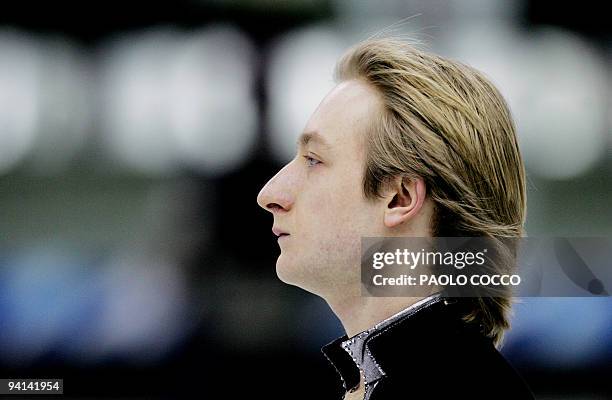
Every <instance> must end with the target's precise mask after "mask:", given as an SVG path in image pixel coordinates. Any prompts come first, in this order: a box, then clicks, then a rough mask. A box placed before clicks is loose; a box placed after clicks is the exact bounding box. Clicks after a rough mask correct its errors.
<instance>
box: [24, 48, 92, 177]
mask: <svg viewBox="0 0 612 400" xmlns="http://www.w3.org/2000/svg"><path fill="white" fill-rule="evenodd" d="M41 56H42V59H41V69H40V85H41V99H40V100H41V108H40V115H39V120H38V125H39V130H40V133H39V134H38V139H37V141H36V143H35V146H34V148H33V150H32V156H31V160H30V161H31V162H30V163H29V166H30V167H31V168H32V169H33V170H34V171H35V172H36V173H39V174H49V173H58V172H61V171H62V170H64V169H65V168H67V167H69V163H70V162H71V161H73V160H74V158H75V157H76V156H77V155H78V153H79V151H80V150H81V149H82V148H83V145H84V144H85V141H86V139H87V136H88V134H89V130H90V128H91V125H90V123H91V106H92V104H91V94H92V93H91V89H92V88H91V86H92V78H93V77H92V71H91V70H90V66H89V64H88V63H87V62H86V59H85V55H84V54H83V53H82V52H81V51H80V49H78V48H77V47H75V46H74V45H73V44H71V43H69V42H67V41H66V40H64V39H59V38H58V39H53V40H46V41H45V42H43V43H42V45H41Z"/></svg>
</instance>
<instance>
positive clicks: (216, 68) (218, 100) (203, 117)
mask: <svg viewBox="0 0 612 400" xmlns="http://www.w3.org/2000/svg"><path fill="white" fill-rule="evenodd" d="M253 56H254V54H253V48H252V45H251V43H250V42H249V41H248V40H247V38H246V37H245V36H244V35H242V34H241V33H239V32H238V31H236V30H235V29H233V28H231V27H227V26H217V27H210V28H207V29H206V30H203V31H201V32H198V33H196V34H193V35H191V36H189V37H187V38H186V40H184V41H181V46H180V48H179V49H178V51H177V53H176V54H175V55H174V57H173V58H174V60H173V63H172V66H171V70H170V77H169V78H170V88H169V90H170V94H169V97H170V98H169V101H170V103H169V108H168V112H169V120H170V122H169V123H170V129H171V130H172V133H173V134H174V136H175V139H176V140H177V148H178V152H179V156H180V157H181V158H182V159H183V160H184V161H186V162H187V163H188V164H190V165H191V166H193V167H194V168H196V169H198V170H200V171H202V172H206V173H208V174H218V173H222V172H225V171H227V170H229V169H231V168H233V167H235V166H236V165H238V164H240V163H241V162H243V161H245V160H246V158H247V157H248V155H249V152H250V150H251V149H252V147H253V144H254V142H255V137H256V134H257V116H258V114H257V109H256V106H255V101H254V97H253V93H252V86H253Z"/></svg>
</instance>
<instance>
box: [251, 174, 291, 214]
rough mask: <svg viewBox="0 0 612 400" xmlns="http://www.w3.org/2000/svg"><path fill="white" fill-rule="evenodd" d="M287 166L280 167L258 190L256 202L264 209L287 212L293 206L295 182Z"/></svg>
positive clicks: (272, 211) (273, 211)
mask: <svg viewBox="0 0 612 400" xmlns="http://www.w3.org/2000/svg"><path fill="white" fill-rule="evenodd" d="M287 167H288V166H285V168H283V169H281V170H280V171H279V172H278V173H277V174H276V175H275V176H274V177H273V178H272V179H270V180H269V181H268V183H266V184H265V186H264V187H263V188H262V189H261V190H260V191H259V194H258V195H257V204H259V206H260V207H261V208H263V209H264V210H267V211H270V212H271V213H275V212H287V211H289V210H290V209H291V207H292V206H293V202H294V195H293V190H294V189H295V182H293V183H292V179H291V176H290V174H288V170H287Z"/></svg>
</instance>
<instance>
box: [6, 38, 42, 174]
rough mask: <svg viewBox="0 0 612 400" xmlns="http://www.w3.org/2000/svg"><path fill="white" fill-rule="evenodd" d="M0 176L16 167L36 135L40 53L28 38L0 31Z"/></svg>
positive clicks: (39, 94)
mask: <svg viewBox="0 0 612 400" xmlns="http://www.w3.org/2000/svg"><path fill="white" fill-rule="evenodd" d="M0 54H1V55H2V56H1V57H0V173H3V172H6V171H8V170H9V169H11V168H12V167H14V166H16V165H17V164H18V163H19V162H20V161H21V160H22V159H23V158H24V157H25V156H26V155H27V153H28V152H29V151H30V149H31V147H32V145H33V143H34V141H35V139H36V135H37V134H38V122H39V120H38V119H39V116H40V107H41V93H40V54H39V48H38V45H37V44H36V43H35V42H34V41H33V39H31V38H30V37H28V36H26V35H24V34H22V33H19V32H15V31H0Z"/></svg>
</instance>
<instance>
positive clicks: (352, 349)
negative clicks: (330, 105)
mask: <svg viewBox="0 0 612 400" xmlns="http://www.w3.org/2000/svg"><path fill="white" fill-rule="evenodd" d="M459 304H460V303H459V302H457V301H456V300H455V299H449V298H445V297H443V296H441V295H440V294H434V295H431V296H429V297H426V298H424V299H422V300H420V301H419V302H417V303H414V304H412V305H411V306H409V307H407V308H405V309H403V310H402V311H400V312H398V313H397V314H394V315H393V316H391V317H389V318H387V319H385V320H384V321H381V322H379V323H378V324H376V325H374V326H373V327H372V328H370V329H368V330H365V331H363V332H360V333H358V334H356V335H355V336H352V337H351V338H348V337H347V335H343V336H341V337H339V338H337V339H335V340H334V341H332V342H330V343H328V344H326V345H325V346H323V347H322V348H321V351H322V352H323V354H324V355H325V356H326V357H327V359H328V360H329V362H330V363H331V364H332V366H333V367H334V368H335V369H336V371H337V372H338V374H339V375H340V378H341V380H342V384H343V386H344V390H345V391H354V390H355V389H357V388H358V386H359V381H360V373H361V374H363V378H364V382H365V392H366V394H365V398H366V399H367V398H369V392H371V391H372V390H373V389H374V387H375V386H376V384H377V383H378V382H379V381H380V380H381V379H382V378H383V377H385V376H386V375H387V373H388V372H389V371H388V370H392V369H393V368H394V367H395V360H394V358H395V357H396V355H397V350H396V349H397V348H399V347H411V342H412V340H411V338H414V339H417V338H419V339H418V342H422V337H424V335H425V336H430V331H434V332H435V331H436V330H438V331H439V330H446V327H450V325H449V324H453V325H454V324H456V322H457V321H459V320H460V317H458V316H459V315H461V314H460V311H461V309H462V307H460V306H459ZM463 311H464V310H463ZM418 342H416V343H412V346H419V345H423V343H418Z"/></svg>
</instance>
